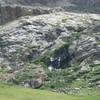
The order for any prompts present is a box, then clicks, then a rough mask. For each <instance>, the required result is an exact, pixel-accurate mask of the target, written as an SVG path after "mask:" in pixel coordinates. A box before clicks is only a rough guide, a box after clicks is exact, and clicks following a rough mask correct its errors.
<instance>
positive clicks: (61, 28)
mask: <svg viewBox="0 0 100 100" xmlns="http://www.w3.org/2000/svg"><path fill="white" fill-rule="evenodd" d="M5 1H6V0H5ZM33 1H34V0H33ZM6 2H7V1H6ZM16 2H17V1H16ZM30 2H31V1H30ZM55 2H56V1H55ZM98 2H99V1H98ZM8 3H10V2H8ZM42 3H43V2H42ZM45 3H46V2H45ZM78 3H79V2H78ZM83 3H84V2H83ZM0 11H1V17H0V18H1V23H5V22H9V23H6V24H4V25H1V26H0V70H1V71H2V70H4V71H6V74H5V73H4V74H3V73H2V74H0V80H5V81H7V82H8V81H13V82H14V83H16V84H23V85H24V86H26V87H27V86H29V87H31V85H32V86H33V87H35V88H39V87H40V86H42V85H43V83H44V81H45V80H47V76H46V73H45V71H44V69H43V67H44V66H43V65H44V64H45V65H46V67H49V68H51V67H52V68H53V69H58V70H59V69H65V68H69V67H72V66H75V65H77V64H78V66H80V67H79V68H80V69H79V71H78V72H79V74H80V75H84V74H86V73H90V72H93V71H94V70H95V68H96V67H97V66H99V65H100V14H92V13H88V14H86V13H76V12H67V11H65V9H64V8H48V9H47V8H32V7H26V6H21V7H20V6H13V7H12V6H7V5H6V6H5V7H4V6H3V7H1V9H0ZM3 12H4V13H3ZM26 15H27V16H26ZM17 18H18V19H17ZM15 19H16V20H15ZM11 20H13V21H11ZM31 63H33V65H31V66H30V64H31ZM37 63H38V64H39V65H41V66H42V67H39V68H38V67H36V66H38V65H35V64H37ZM34 66H35V67H34ZM96 70H97V69H96ZM28 72H30V73H28ZM36 72H37V73H36ZM21 73H22V74H21ZM20 74H21V75H20ZM96 74H97V73H96ZM19 76H23V77H24V78H25V77H26V76H27V79H24V78H23V77H19ZM91 76H92V74H91ZM89 78H90V77H89ZM17 79H18V80H17ZM19 80H20V81H19ZM91 81H96V82H97V84H98V83H100V82H99V81H100V78H99V77H98V78H94V80H91ZM99 85H100V84H99Z"/></svg>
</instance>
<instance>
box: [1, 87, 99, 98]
mask: <svg viewBox="0 0 100 100" xmlns="http://www.w3.org/2000/svg"><path fill="white" fill-rule="evenodd" d="M0 100H100V95H97V96H96V95H95V96H68V95H66V94H57V93H52V92H48V91H42V90H32V89H25V88H22V87H14V86H13V87H9V86H4V85H0Z"/></svg>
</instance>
